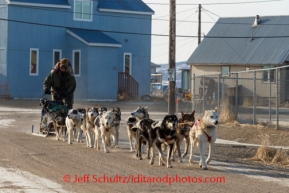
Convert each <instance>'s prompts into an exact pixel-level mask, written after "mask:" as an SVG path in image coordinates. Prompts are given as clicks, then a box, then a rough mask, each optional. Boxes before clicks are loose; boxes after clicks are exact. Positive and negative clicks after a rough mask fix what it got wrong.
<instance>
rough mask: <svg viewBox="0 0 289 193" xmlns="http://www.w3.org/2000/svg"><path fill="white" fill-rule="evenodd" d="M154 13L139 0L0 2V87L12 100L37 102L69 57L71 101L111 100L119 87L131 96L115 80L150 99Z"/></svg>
mask: <svg viewBox="0 0 289 193" xmlns="http://www.w3.org/2000/svg"><path fill="white" fill-rule="evenodd" d="M153 14H154V11H153V10H152V9H150V8H149V7H148V6H147V5H146V4H145V3H143V2H142V1H141V0H109V1H108V0H0V28H1V30H0V84H5V83H8V85H9V92H10V96H11V97H14V98H39V97H41V95H42V94H43V90H42V84H43V80H44V78H45V77H46V76H47V75H48V73H49V72H50V71H51V69H52V68H53V66H54V64H55V63H56V62H57V61H58V60H59V59H61V58H68V59H70V61H71V64H72V66H73V70H74V74H75V77H76V81H77V88H76V91H75V99H76V100H77V99H79V100H106V101H114V100H116V99H117V94H118V92H119V89H120V87H122V88H121V89H123V90H126V91H127V92H130V91H131V89H129V88H128V87H129V86H130V85H127V83H125V84H124V85H122V86H121V85H120V83H119V82H120V79H121V82H125V81H126V80H128V79H130V80H133V81H134V82H135V84H136V85H137V87H136V88H134V90H136V91H135V95H136V96H135V97H140V96H142V95H145V94H149V92H150V69H151V65H150V64H151V62H150V57H151V35H150V34H151V17H152V15H153ZM123 72H125V73H123ZM120 73H122V74H121V75H122V76H120ZM123 74H125V76H124V75H123ZM127 94H130V93H127Z"/></svg>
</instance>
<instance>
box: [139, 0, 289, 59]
mask: <svg viewBox="0 0 289 193" xmlns="http://www.w3.org/2000/svg"><path fill="white" fill-rule="evenodd" d="M175 1H176V4H177V5H176V20H177V22H176V34H177V36H197V35H198V23H197V22H198V4H201V5H202V8H203V10H202V12H201V17H202V19H201V20H202V25H201V32H202V33H203V34H207V33H208V32H209V31H210V29H211V28H212V26H213V25H214V23H215V22H216V21H217V20H218V18H220V17H255V16H256V15H259V16H260V17H261V18H262V16H273V15H289V0H251V1H249V0H199V1H195V0H194V1H193V0H175ZM143 2H145V3H147V4H148V6H150V7H151V8H152V9H153V10H154V11H155V14H154V15H153V17H152V34H162V35H168V34H169V33H168V31H169V3H170V0H143ZM168 41H169V37H168V36H164V37H163V36H152V55H151V61H152V62H154V63H156V64H167V63H168V57H169V56H168V50H169V48H168V43H169V42H168ZM197 45H198V40H197V38H193V37H185V38H184V37H177V38H176V62H181V61H187V59H188V58H189V57H190V55H191V54H192V52H193V51H194V50H195V49H196V47H197Z"/></svg>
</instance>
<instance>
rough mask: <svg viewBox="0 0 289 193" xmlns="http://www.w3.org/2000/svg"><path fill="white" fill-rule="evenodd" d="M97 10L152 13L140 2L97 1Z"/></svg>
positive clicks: (139, 0) (125, 0)
mask: <svg viewBox="0 0 289 193" xmlns="http://www.w3.org/2000/svg"><path fill="white" fill-rule="evenodd" d="M97 7H98V8H104V9H117V10H126V11H140V12H150V13H153V12H154V11H153V10H152V9H151V8H150V7H149V6H147V5H146V4H145V3H144V2H143V1H141V0H109V1H108V0H99V1H98V6H97Z"/></svg>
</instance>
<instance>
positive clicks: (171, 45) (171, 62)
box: [168, 0, 176, 114]
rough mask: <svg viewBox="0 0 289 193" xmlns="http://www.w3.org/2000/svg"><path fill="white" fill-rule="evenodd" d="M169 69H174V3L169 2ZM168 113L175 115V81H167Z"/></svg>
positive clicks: (173, 0) (172, 1)
mask: <svg viewBox="0 0 289 193" xmlns="http://www.w3.org/2000/svg"><path fill="white" fill-rule="evenodd" d="M169 30H170V34H169V69H175V66H176V61H175V58H176V57H175V55H176V54H175V53H176V50H175V49H176V1H175V0H170V29H169ZM168 94H169V103H168V113H169V114H175V113H176V103H175V102H176V80H173V81H169V93H168Z"/></svg>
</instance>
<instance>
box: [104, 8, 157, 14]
mask: <svg viewBox="0 0 289 193" xmlns="http://www.w3.org/2000/svg"><path fill="white" fill-rule="evenodd" d="M98 10H99V11H103V12H114V13H129V14H139V15H154V14H155V12H144V11H127V10H119V9H104V8H99V9H98Z"/></svg>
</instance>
